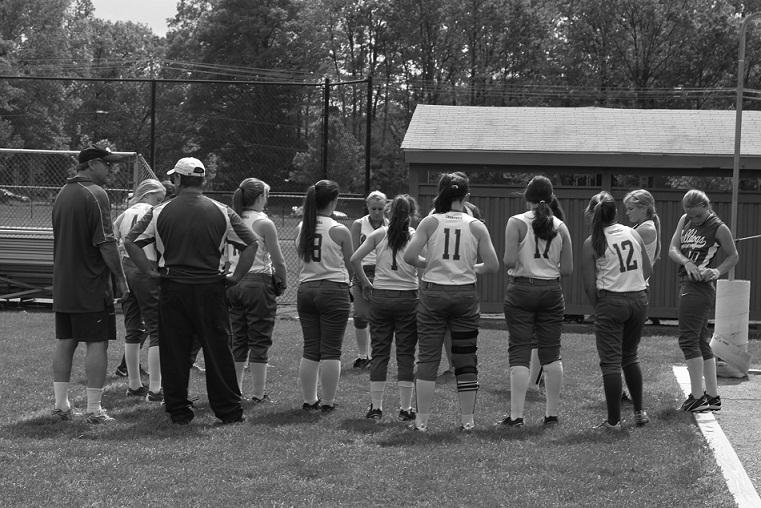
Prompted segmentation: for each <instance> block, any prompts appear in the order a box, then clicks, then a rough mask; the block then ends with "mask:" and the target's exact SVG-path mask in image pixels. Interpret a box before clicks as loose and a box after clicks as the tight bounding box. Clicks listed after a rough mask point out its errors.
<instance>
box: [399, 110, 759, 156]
mask: <svg viewBox="0 0 761 508" xmlns="http://www.w3.org/2000/svg"><path fill="white" fill-rule="evenodd" d="M734 136H735V112H734V111H731V110H727V111H724V110H722V111H719V110H676V109H611V108H597V107H589V108H531V107H517V108H514V107H479V106H431V105H419V106H417V109H416V110H415V113H414V115H413V117H412V121H411V122H410V125H409V127H408V129H407V133H406V135H405V136H404V141H403V142H402V149H403V150H404V152H405V158H406V159H407V161H408V162H424V160H422V159H421V156H423V153H424V152H430V151H432V152H436V153H438V154H440V155H441V154H442V152H450V153H451V152H459V153H462V152H470V153H472V154H478V153H487V152H488V153H491V154H495V153H502V154H506V155H507V154H530V153H542V154H547V153H554V154H575V155H581V154H589V155H592V154H598V155H602V154H607V155H610V154H637V155H666V156H668V155H676V156H691V155H694V156H702V157H705V156H708V157H722V158H723V157H726V156H729V157H732V156H733V154H734ZM415 153H418V156H415ZM741 153H742V155H743V156H751V157H758V156H761V111H744V112H743V129H742V150H741ZM411 155H412V157H411Z"/></svg>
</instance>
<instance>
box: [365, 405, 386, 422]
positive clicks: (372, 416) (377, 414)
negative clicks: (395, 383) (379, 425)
mask: <svg viewBox="0 0 761 508" xmlns="http://www.w3.org/2000/svg"><path fill="white" fill-rule="evenodd" d="M365 418H367V419H369V420H380V419H381V418H383V411H382V410H380V409H377V408H374V407H373V405H372V404H370V407H369V408H368V410H367V414H365Z"/></svg>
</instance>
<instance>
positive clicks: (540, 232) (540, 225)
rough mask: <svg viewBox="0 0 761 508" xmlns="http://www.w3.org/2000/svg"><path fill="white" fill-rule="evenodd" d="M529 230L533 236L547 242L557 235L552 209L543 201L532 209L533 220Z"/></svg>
mask: <svg viewBox="0 0 761 508" xmlns="http://www.w3.org/2000/svg"><path fill="white" fill-rule="evenodd" d="M531 229H533V230H534V235H535V236H536V237H537V238H541V239H542V240H544V241H547V242H549V241H550V240H552V239H553V238H555V236H556V235H557V234H558V232H557V230H556V229H555V221H554V220H553V214H552V208H551V207H550V205H549V204H548V203H547V202H545V201H540V202H539V203H538V204H537V205H536V207H535V208H534V220H532V221H531Z"/></svg>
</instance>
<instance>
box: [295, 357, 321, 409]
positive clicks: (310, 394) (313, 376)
mask: <svg viewBox="0 0 761 508" xmlns="http://www.w3.org/2000/svg"><path fill="white" fill-rule="evenodd" d="M319 367H320V362H315V361H314V360H307V359H306V358H302V359H301V362H299V380H300V381H301V394H302V395H303V396H304V402H305V403H307V404H314V403H315V402H317V373H318V368H319Z"/></svg>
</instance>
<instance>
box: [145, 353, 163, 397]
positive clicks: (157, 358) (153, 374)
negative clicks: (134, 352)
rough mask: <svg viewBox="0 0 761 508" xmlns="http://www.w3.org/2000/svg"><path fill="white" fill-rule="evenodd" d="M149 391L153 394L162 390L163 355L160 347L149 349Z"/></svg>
mask: <svg viewBox="0 0 761 508" xmlns="http://www.w3.org/2000/svg"><path fill="white" fill-rule="evenodd" d="M148 369H149V370H148V389H149V390H150V391H152V392H153V393H158V392H159V391H160V390H161V354H160V353H159V347H158V346H151V347H149V348H148Z"/></svg>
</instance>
